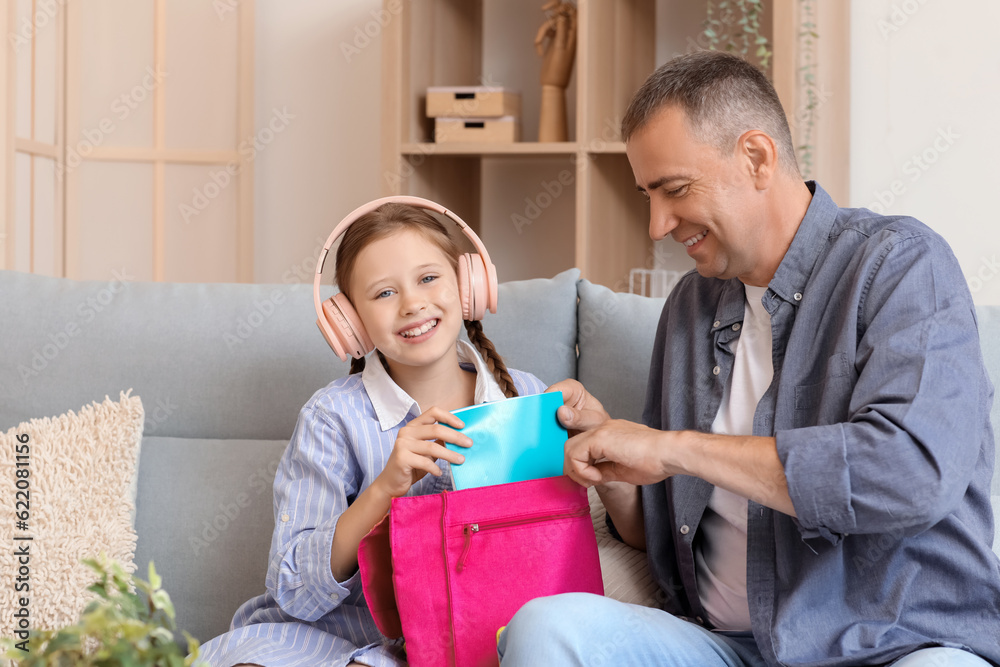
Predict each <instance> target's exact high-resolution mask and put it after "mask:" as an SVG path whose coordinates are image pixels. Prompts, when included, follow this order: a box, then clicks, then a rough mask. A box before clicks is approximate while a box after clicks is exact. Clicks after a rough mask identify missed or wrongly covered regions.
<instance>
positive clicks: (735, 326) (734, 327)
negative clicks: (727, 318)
mask: <svg viewBox="0 0 1000 667" xmlns="http://www.w3.org/2000/svg"><path fill="white" fill-rule="evenodd" d="M739 330H740V323H739V322H737V323H736V324H734V325H733V331H739Z"/></svg>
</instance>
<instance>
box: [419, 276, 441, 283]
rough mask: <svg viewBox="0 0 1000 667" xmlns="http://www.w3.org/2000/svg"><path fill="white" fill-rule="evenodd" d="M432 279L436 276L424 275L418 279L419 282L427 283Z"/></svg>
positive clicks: (435, 278)
mask: <svg viewBox="0 0 1000 667" xmlns="http://www.w3.org/2000/svg"><path fill="white" fill-rule="evenodd" d="M432 280H437V276H424V277H423V278H421V279H420V282H422V283H429V282H431V281H432Z"/></svg>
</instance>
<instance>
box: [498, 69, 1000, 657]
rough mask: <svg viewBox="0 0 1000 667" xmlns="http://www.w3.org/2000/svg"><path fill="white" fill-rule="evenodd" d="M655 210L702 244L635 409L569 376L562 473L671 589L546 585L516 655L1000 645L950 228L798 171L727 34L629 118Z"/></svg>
mask: <svg viewBox="0 0 1000 667" xmlns="http://www.w3.org/2000/svg"><path fill="white" fill-rule="evenodd" d="M622 136H623V139H624V140H625V143H626V152H627V154H628V158H629V162H630V164H631V166H632V170H633V173H634V175H635V181H636V187H637V188H638V190H639V192H640V193H642V194H643V195H645V196H646V197H647V198H648V199H649V210H650V218H649V233H650V236H651V237H652V238H653V239H662V238H666V237H668V236H669V237H671V238H672V239H673V240H674V241H676V242H678V243H680V244H682V246H683V247H684V249H685V251H686V252H687V253H688V254H689V255H690V256H691V257H692V258H693V259H694V260H695V262H696V269H697V270H696V271H694V272H691V273H689V274H688V275H686V276H685V277H684V278H683V279H682V281H681V282H680V283H679V284H678V286H677V287H676V288H675V289H674V290H673V292H672V293H671V295H670V297H669V298H668V299H667V302H666V304H665V306H664V309H663V313H662V315H661V319H660V323H659V326H658V329H657V332H656V339H655V344H654V350H653V358H652V363H651V370H650V376H649V385H648V390H647V400H646V407H645V411H644V415H643V424H641V425H640V424H634V423H630V422H626V421H621V420H612V419H610V418H609V416H608V415H607V413H606V412H605V410H604V408H603V407H602V406H601V404H600V403H599V402H598V401H597V400H596V399H595V398H594V397H593V396H591V395H590V394H589V393H587V391H586V390H585V389H584V388H583V386H582V385H580V384H579V383H577V382H575V381H566V382H563V383H559V384H557V385H554V386H553V387H551V390H561V391H563V394H564V397H565V402H566V406H564V407H563V408H560V413H559V414H560V420H561V421H562V422H563V424H564V425H565V426H566V427H567V428H568V429H570V431H571V433H573V434H574V436H573V437H572V438H571V439H570V440H569V441H568V442H567V445H566V462H565V466H566V472H567V473H568V474H569V475H570V476H571V477H573V478H574V479H576V480H577V481H579V482H580V483H582V484H585V485H588V486H597V489H598V491H599V492H600V494H601V497H602V499H603V500H604V502H605V505H606V507H607V509H608V515H609V522H610V523H612V524H613V527H614V528H615V529H616V531H617V533H618V534H619V535H620V536H621V538H622V539H623V540H624V541H625V542H628V543H630V544H632V545H633V546H636V547H638V548H640V549H645V550H646V551H647V553H648V559H649V564H650V568H651V571H652V574H653V576H654V577H655V578H656V581H657V583H658V584H659V585H660V587H661V589H662V590H663V593H664V598H663V605H662V606H663V610H659V609H647V608H643V607H636V606H633V605H625V604H622V603H618V602H615V601H613V600H608V599H606V598H601V597H597V596H587V595H583V594H571V595H567V596H556V597H552V598H544V599H540V600H535V601H533V602H531V603H529V604H527V605H525V607H524V608H522V609H521V611H519V612H518V614H517V615H516V616H515V617H514V619H513V620H512V622H511V623H510V625H509V626H508V629H507V631H506V632H505V633H504V634H503V635H502V636H501V640H500V652H501V657H502V664H503V665H538V664H550V665H567V664H580V665H591V664H597V662H598V659H600V661H601V664H629V665H640V664H641V665H677V666H679V665H684V666H690V667H711V666H715V665H726V666H729V667H739V666H742V665H811V666H815V667H819V666H838V665H876V664H894V665H897V666H898V667H904V666H905V667H917V666H924V665H935V666H939V665H970V666H973V665H974V666H984V665H988V664H994V665H1000V639H998V637H1000V561H998V559H997V557H996V555H995V554H994V553H993V552H992V551H991V544H992V541H993V523H992V519H993V517H992V512H991V509H990V501H989V486H990V479H991V476H992V473H993V465H994V462H993V452H994V441H993V431H992V428H991V426H990V422H989V407H990V405H991V401H992V397H993V388H992V385H991V384H990V381H989V378H988V377H987V375H986V371H985V369H984V367H983V363H982V358H981V354H980V347H979V337H978V331H977V326H976V320H975V311H974V307H973V303H972V298H971V295H970V294H969V290H968V288H967V286H966V283H965V279H964V277H963V275H962V272H961V270H960V269H959V266H958V262H957V261H956V259H955V257H954V255H953V253H952V252H951V250H950V248H949V247H948V245H947V244H946V243H945V241H944V240H943V239H942V238H941V237H940V236H939V235H937V234H935V233H934V232H933V231H932V230H931V229H929V228H928V227H926V226H925V225H923V224H921V223H920V222H918V221H917V220H914V219H913V218H907V217H885V216H880V215H876V214H874V213H872V212H871V211H868V210H865V209H842V208H838V207H837V205H836V204H835V203H834V202H833V201H832V200H831V199H830V197H829V196H828V195H827V194H826V192H825V191H823V189H822V188H821V187H820V186H819V185H818V184H816V183H814V182H806V183H804V182H803V181H802V178H801V176H800V174H799V171H798V167H797V165H796V162H795V155H794V151H793V148H792V140H791V136H790V133H789V130H788V124H787V121H786V119H785V116H784V113H783V111H782V108H781V104H780V102H779V100H778V98H777V95H776V94H775V92H774V89H773V87H772V86H771V84H770V83H769V82H768V81H767V79H766V78H765V77H764V76H763V75H762V74H761V73H760V72H759V71H758V70H757V69H756V68H754V67H753V66H751V65H749V64H747V63H746V62H744V61H743V60H741V59H739V58H738V57H736V56H732V55H728V54H722V53H718V52H701V53H696V54H690V55H687V56H682V57H680V58H677V59H674V60H673V61H671V62H669V63H667V64H666V65H664V66H663V67H661V68H660V69H659V70H657V71H656V72H655V73H654V74H653V75H652V76H651V77H650V78H649V79H648V80H647V81H646V83H645V84H644V85H643V86H642V88H641V89H640V90H639V91H638V92H637V93H636V95H635V97H634V98H633V100H632V103H631V105H630V106H629V109H628V111H627V112H626V115H625V119H624V121H623V123H622Z"/></svg>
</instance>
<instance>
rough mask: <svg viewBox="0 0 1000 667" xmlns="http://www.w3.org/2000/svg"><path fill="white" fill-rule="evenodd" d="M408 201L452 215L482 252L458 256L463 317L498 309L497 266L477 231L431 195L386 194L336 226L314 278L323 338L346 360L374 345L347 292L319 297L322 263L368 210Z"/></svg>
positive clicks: (467, 317) (357, 355) (362, 353)
mask: <svg viewBox="0 0 1000 667" xmlns="http://www.w3.org/2000/svg"><path fill="white" fill-rule="evenodd" d="M389 203H395V204H409V205H410V206H416V207H417V208H425V209H427V210H429V211H434V212H435V213H440V214H442V215H444V216H446V217H448V218H451V219H452V220H454V221H455V222H456V223H458V226H459V227H460V228H461V229H462V232H464V233H465V235H466V236H468V237H469V239H470V240H471V241H472V243H473V245H475V246H476V249H477V250H478V251H479V254H472V253H465V254H464V255H462V256H461V257H459V259H458V295H459V299H461V301H462V319H464V320H481V319H483V316H484V315H485V314H486V311H487V310H489V311H490V312H491V313H495V312H497V269H496V267H495V266H493V262H491V261H490V254H489V253H488V252H486V247H485V246H484V245H483V242H482V241H481V240H479V237H478V236H476V233H475V232H474V231H472V229H471V228H470V227H469V225H467V224H465V222H464V221H463V220H462V219H461V218H460V217H458V216H457V215H455V214H454V213H452V212H451V211H449V210H448V209H446V208H445V207H444V206H441V204H438V203H436V202H432V201H431V200H429V199H422V198H420V197H383V198H381V199H376V200H374V201H370V202H368V203H367V204H362V205H361V206H359V207H357V208H356V209H354V210H353V211H351V213H350V214H348V216H347V217H346V218H344V219H343V220H341V221H340V223H339V224H338V225H337V226H336V227H335V228H334V230H333V233H331V234H330V238H328V239H327V240H326V244H325V245H324V246H323V252H322V253H320V256H319V259H318V260H317V262H316V277H315V278H314V279H313V302H314V303H315V305H316V315H317V316H318V318H317V320H316V325H317V326H319V330H320V331H321V332H322V333H323V338H325V339H326V342H327V343H329V344H330V347H331V348H333V351H334V352H336V353H337V356H339V357H340V360H341V361H347V355H351V356H352V357H354V358H355V359H360V358H361V357H363V356H365V355H366V354H368V353H369V352H371V351H372V350H374V349H375V345H374V344H373V343H372V340H371V338H370V337H369V336H368V332H366V331H365V328H364V326H363V325H362V324H361V318H360V317H358V314H357V312H356V311H355V310H354V306H352V305H351V302H350V301H349V300H348V298H347V296H346V295H344V294H341V293H339V292H338V293H337V294H334V295H333V296H332V297H330V298H329V299H327V300H326V301H322V302H321V301H320V298H319V285H320V278H321V277H322V275H323V264H325V263H326V256H327V254H329V252H330V248H331V247H332V246H333V242H334V241H336V240H337V238H338V237H339V236H340V235H341V234H343V233H344V232H345V231H347V228H348V227H350V226H351V224H352V223H354V221H355V220H357V219H358V218H360V217H361V216H363V215H364V214H366V213H370V212H371V211H374V210H375V209H377V208H378V207H379V206H381V205H382V204H389Z"/></svg>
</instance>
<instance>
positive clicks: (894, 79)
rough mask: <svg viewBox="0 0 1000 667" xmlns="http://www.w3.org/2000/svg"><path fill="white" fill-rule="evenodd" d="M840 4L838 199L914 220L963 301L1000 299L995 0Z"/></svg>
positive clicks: (998, 15)
mask: <svg viewBox="0 0 1000 667" xmlns="http://www.w3.org/2000/svg"><path fill="white" fill-rule="evenodd" d="M851 13H852V16H851V43H852V48H851V51H852V53H851V55H850V62H851V202H850V205H851V206H867V207H869V208H872V209H873V210H880V209H881V210H883V211H885V212H889V213H896V214H907V215H912V216H914V217H916V218H918V219H920V220H921V221H923V222H924V223H926V224H927V225H929V226H930V227H931V228H933V229H934V230H935V231H937V232H938V233H940V234H941V235H942V236H944V237H945V239H947V240H948V242H949V243H950V244H951V247H952V248H953V249H954V251H955V254H956V256H957V257H958V259H959V262H960V263H961V265H962V270H963V272H964V273H965V276H966V279H967V280H968V282H969V287H970V289H971V290H972V294H973V298H974V299H975V301H976V302H977V303H982V304H987V303H988V304H1000V262H998V258H1000V224H997V223H998V222H1000V215H998V213H997V208H996V204H995V203H994V201H993V195H994V194H995V192H996V190H997V188H998V186H1000V162H998V156H1000V124H998V123H997V120H998V118H1000V49H998V48H997V39H996V35H995V33H994V30H995V28H996V26H997V25H1000V2H996V0H949V1H947V2H946V1H945V0H852V2H851ZM821 38H822V37H821ZM841 205H845V203H844V202H842V203H841Z"/></svg>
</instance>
